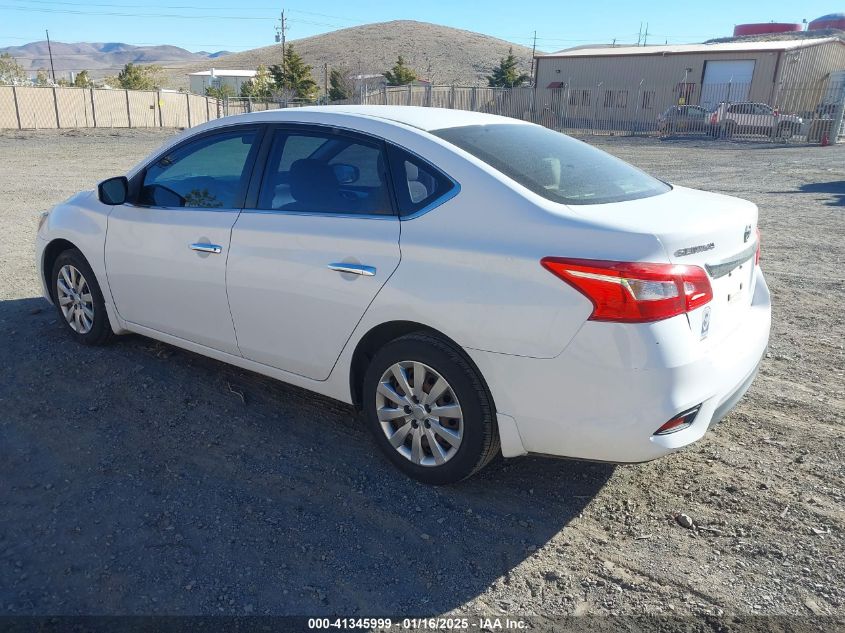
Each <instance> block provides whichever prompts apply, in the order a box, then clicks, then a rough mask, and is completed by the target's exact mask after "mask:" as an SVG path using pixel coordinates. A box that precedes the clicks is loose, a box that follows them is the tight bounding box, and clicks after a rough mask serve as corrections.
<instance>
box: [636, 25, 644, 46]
mask: <svg viewBox="0 0 845 633" xmlns="http://www.w3.org/2000/svg"><path fill="white" fill-rule="evenodd" d="M642 41H643V23H642V22H640V32H639V33H638V34H637V46H639V45H640V44H642Z"/></svg>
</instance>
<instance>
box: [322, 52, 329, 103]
mask: <svg viewBox="0 0 845 633" xmlns="http://www.w3.org/2000/svg"><path fill="white" fill-rule="evenodd" d="M323 90H324V91H325V94H324V95H323V98H324V99H325V100H326V105H328V103H329V63H328V62H326V63H325V64H323Z"/></svg>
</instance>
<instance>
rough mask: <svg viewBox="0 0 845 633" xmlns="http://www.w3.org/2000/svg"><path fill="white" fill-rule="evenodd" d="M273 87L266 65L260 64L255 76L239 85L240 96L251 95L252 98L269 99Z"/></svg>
mask: <svg viewBox="0 0 845 633" xmlns="http://www.w3.org/2000/svg"><path fill="white" fill-rule="evenodd" d="M274 88H275V84H274V82H273V77H272V75H270V71H269V70H268V69H267V66H264V65H263V64H262V65H261V66H259V67H258V69H257V70H256V72H255V77H253V78H252V79H250V80H249V81H248V82H246V83H245V84H243V85H242V86H241V96H242V97H252V98H254V99H270V98H271V97H272V96H273V89H274Z"/></svg>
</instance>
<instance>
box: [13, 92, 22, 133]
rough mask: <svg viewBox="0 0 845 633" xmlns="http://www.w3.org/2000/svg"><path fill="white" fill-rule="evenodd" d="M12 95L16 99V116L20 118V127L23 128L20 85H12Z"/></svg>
mask: <svg viewBox="0 0 845 633" xmlns="http://www.w3.org/2000/svg"><path fill="white" fill-rule="evenodd" d="M12 97H14V99H15V118H16V119H17V120H18V129H19V130H22V129H23V126H22V125H21V108H20V106H19V105H18V87H17V86H14V85H13V86H12Z"/></svg>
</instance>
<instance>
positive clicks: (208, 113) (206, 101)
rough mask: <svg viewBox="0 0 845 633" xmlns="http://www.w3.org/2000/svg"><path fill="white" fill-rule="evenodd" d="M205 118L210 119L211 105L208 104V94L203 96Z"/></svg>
mask: <svg viewBox="0 0 845 633" xmlns="http://www.w3.org/2000/svg"><path fill="white" fill-rule="evenodd" d="M205 120H206V122H208V121H211V106H210V105H209V104H208V95H206V97H205Z"/></svg>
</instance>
